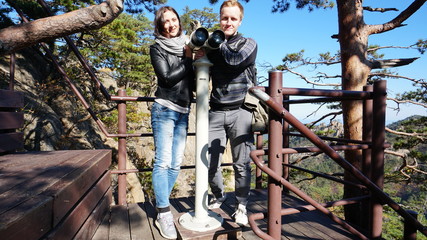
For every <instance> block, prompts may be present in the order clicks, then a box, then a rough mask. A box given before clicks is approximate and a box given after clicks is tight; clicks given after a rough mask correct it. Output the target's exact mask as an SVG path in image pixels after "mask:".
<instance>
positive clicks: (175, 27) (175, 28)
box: [163, 11, 179, 38]
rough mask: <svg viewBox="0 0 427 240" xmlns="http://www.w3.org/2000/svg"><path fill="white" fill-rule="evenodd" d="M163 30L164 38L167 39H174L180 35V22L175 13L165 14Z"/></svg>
mask: <svg viewBox="0 0 427 240" xmlns="http://www.w3.org/2000/svg"><path fill="white" fill-rule="evenodd" d="M163 29H164V32H163V36H164V37H166V38H173V37H176V36H177V35H178V32H179V20H178V16H177V15H176V14H175V13H174V12H172V11H166V12H164V13H163Z"/></svg>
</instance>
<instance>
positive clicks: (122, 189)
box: [117, 89, 126, 205]
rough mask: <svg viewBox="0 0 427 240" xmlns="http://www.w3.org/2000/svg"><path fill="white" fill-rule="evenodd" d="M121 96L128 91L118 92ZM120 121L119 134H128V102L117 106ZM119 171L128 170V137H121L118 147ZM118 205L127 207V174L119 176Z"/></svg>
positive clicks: (121, 90)
mask: <svg viewBox="0 0 427 240" xmlns="http://www.w3.org/2000/svg"><path fill="white" fill-rule="evenodd" d="M118 95H119V96H126V91H125V90H124V89H120V90H119V91H118ZM117 105H118V106H117V108H118V112H119V119H118V125H119V126H118V132H119V134H125V133H126V102H119V103H118V104H117ZM118 161H119V163H118V169H119V170H125V169H126V137H119V146H118ZM117 181H118V185H119V186H118V204H119V205H126V174H125V173H121V174H119V175H118V180H117Z"/></svg>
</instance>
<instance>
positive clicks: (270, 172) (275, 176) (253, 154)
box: [249, 150, 368, 239]
mask: <svg viewBox="0 0 427 240" xmlns="http://www.w3.org/2000/svg"><path fill="white" fill-rule="evenodd" d="M263 153H264V151H262V150H254V151H251V153H250V157H251V159H252V160H253V161H254V162H255V164H256V165H257V166H258V167H259V168H260V169H261V170H262V171H263V172H265V173H267V174H268V175H269V176H270V177H272V178H273V179H274V180H276V181H278V182H280V183H281V184H282V185H283V186H285V187H286V188H287V189H288V190H290V191H292V192H293V193H295V194H296V195H298V196H299V197H301V198H302V199H303V200H305V201H306V202H308V203H310V204H311V205H312V206H314V207H315V208H316V209H317V210H319V211H320V212H322V213H324V214H326V215H327V216H328V217H329V218H331V219H332V220H333V221H334V222H336V223H338V224H339V225H341V226H342V227H343V228H345V229H347V230H348V231H349V232H351V233H353V234H354V235H356V236H358V237H359V238H360V239H368V238H367V237H365V235H363V234H362V233H360V232H359V231H357V230H356V229H355V228H353V227H352V226H351V225H349V224H347V223H346V222H345V221H344V220H342V219H340V218H338V217H337V216H335V215H334V214H333V213H332V212H330V211H329V210H328V209H327V208H326V207H324V206H322V205H321V204H319V203H318V202H316V201H315V200H314V199H312V198H311V197H310V196H308V195H307V194H305V193H304V192H303V191H301V190H299V189H298V188H297V187H295V186H294V185H292V184H291V183H290V182H288V181H287V180H286V179H284V178H282V177H281V176H280V175H278V174H277V173H275V172H274V171H273V170H271V168H269V167H267V166H266V165H264V163H262V162H261V161H260V159H259V158H258V157H259V156H262V155H263ZM257 219H259V218H257ZM255 220H256V219H255V217H252V215H250V216H249V224H250V226H251V227H252V229H259V228H258V227H257V226H256V223H255ZM254 232H255V233H256V234H257V235H258V236H259V237H261V238H263V239H274V238H270V236H269V235H267V236H269V237H267V236H266V235H264V234H260V232H259V231H255V230H254Z"/></svg>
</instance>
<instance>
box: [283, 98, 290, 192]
mask: <svg viewBox="0 0 427 240" xmlns="http://www.w3.org/2000/svg"><path fill="white" fill-rule="evenodd" d="M283 99H284V100H285V101H286V100H289V95H283ZM283 107H284V108H285V109H286V110H288V112H289V104H288V103H285V104H283ZM288 133H289V123H288V122H286V121H284V122H283V148H289V143H290V140H289V134H288ZM283 164H284V165H283V178H284V179H286V180H288V181H289V167H287V166H286V164H289V154H283ZM283 190H284V191H286V192H289V190H288V189H283Z"/></svg>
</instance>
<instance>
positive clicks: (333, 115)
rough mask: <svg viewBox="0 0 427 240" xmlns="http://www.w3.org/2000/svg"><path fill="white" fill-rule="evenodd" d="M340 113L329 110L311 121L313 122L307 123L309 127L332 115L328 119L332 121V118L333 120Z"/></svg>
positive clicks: (340, 112)
mask: <svg viewBox="0 0 427 240" xmlns="http://www.w3.org/2000/svg"><path fill="white" fill-rule="evenodd" d="M341 114H342V111H338V112H330V113H328V114H326V115H323V116H322V117H321V118H319V119H317V120H316V121H313V122H311V123H309V124H310V126H309V128H311V127H313V126H314V125H316V124H317V123H319V122H320V121H322V120H323V119H325V118H327V117H330V116H332V118H331V120H330V121H332V120H334V119H335V118H336V117H337V116H338V115H341Z"/></svg>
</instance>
